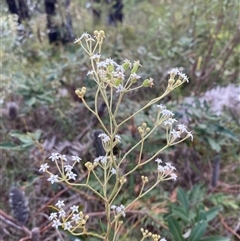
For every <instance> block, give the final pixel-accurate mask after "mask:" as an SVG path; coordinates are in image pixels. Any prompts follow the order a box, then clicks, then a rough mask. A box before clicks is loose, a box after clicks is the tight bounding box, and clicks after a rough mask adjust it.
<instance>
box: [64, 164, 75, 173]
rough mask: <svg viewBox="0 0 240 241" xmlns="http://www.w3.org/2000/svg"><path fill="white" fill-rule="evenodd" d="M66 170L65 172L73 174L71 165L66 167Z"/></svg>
mask: <svg viewBox="0 0 240 241" xmlns="http://www.w3.org/2000/svg"><path fill="white" fill-rule="evenodd" d="M64 168H65V172H71V171H72V169H73V167H72V166H71V165H69V164H67V165H65V166H64Z"/></svg>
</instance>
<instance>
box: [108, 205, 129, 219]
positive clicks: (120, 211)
mask: <svg viewBox="0 0 240 241" xmlns="http://www.w3.org/2000/svg"><path fill="white" fill-rule="evenodd" d="M111 209H113V210H116V212H117V214H119V213H121V214H122V216H123V217H125V216H126V214H125V212H124V210H125V207H124V206H123V205H122V204H121V205H120V206H116V205H112V206H111Z"/></svg>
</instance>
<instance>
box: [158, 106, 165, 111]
mask: <svg viewBox="0 0 240 241" xmlns="http://www.w3.org/2000/svg"><path fill="white" fill-rule="evenodd" d="M157 108H159V109H160V110H165V109H166V106H165V105H157Z"/></svg>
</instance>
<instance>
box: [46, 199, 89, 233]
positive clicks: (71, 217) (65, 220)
mask: <svg viewBox="0 0 240 241" xmlns="http://www.w3.org/2000/svg"><path fill="white" fill-rule="evenodd" d="M64 206H65V203H64V201H63V200H58V201H57V203H56V204H55V207H54V208H55V209H56V210H57V212H53V213H51V214H50V216H49V219H50V220H51V221H52V227H54V228H56V229H57V228H58V227H59V226H61V227H62V228H63V229H64V230H68V231H70V232H72V231H76V229H82V230H85V225H86V222H87V220H88V219H89V216H88V215H84V214H83V212H82V211H80V212H79V207H78V206H76V205H73V206H71V207H70V211H69V212H68V214H67V213H66V211H65V210H64V209H63V207H64Z"/></svg>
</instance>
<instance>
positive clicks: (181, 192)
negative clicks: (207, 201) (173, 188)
mask: <svg viewBox="0 0 240 241" xmlns="http://www.w3.org/2000/svg"><path fill="white" fill-rule="evenodd" d="M186 196H187V194H186V192H185V191H184V190H183V189H182V188H179V189H178V193H177V198H178V201H179V202H180V203H181V205H182V206H183V208H184V211H185V213H186V214H188V210H189V204H188V200H187V197H186Z"/></svg>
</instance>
